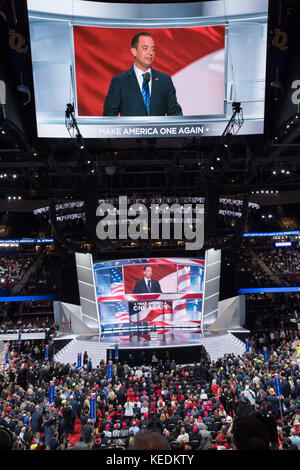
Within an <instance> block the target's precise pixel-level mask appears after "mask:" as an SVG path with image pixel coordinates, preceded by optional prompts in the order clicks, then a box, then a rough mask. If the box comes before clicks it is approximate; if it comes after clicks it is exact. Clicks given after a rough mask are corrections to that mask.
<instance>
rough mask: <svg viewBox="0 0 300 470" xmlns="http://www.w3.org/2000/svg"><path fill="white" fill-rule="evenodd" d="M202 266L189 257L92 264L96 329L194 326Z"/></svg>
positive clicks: (198, 319) (199, 309) (198, 310)
mask: <svg viewBox="0 0 300 470" xmlns="http://www.w3.org/2000/svg"><path fill="white" fill-rule="evenodd" d="M204 265H205V263H204V260H200V259H189V258H187V259H186V258H180V259H176V258H164V259H156V258H155V259H147V258H140V259H127V260H119V261H107V262H96V263H94V273H95V283H96V292H97V298H98V306H99V315H100V323H101V325H102V326H105V325H106V326H107V325H109V326H113V325H116V324H119V325H124V324H131V325H132V324H135V325H137V324H139V325H140V324H141V325H145V326H176V325H186V326H195V327H197V326H199V325H200V324H201V312H202V294H203V280H204Z"/></svg>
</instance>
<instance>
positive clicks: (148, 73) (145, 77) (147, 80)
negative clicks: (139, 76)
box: [144, 72, 151, 83]
mask: <svg viewBox="0 0 300 470" xmlns="http://www.w3.org/2000/svg"><path fill="white" fill-rule="evenodd" d="M150 78H151V74H150V72H146V73H145V74H144V79H145V82H147V83H149V82H150Z"/></svg>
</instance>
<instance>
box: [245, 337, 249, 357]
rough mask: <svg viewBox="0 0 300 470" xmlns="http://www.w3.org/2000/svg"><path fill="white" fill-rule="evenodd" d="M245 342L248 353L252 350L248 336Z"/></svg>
mask: <svg viewBox="0 0 300 470" xmlns="http://www.w3.org/2000/svg"><path fill="white" fill-rule="evenodd" d="M245 344H246V353H247V354H248V353H249V351H250V345H249V339H248V338H246V339H245Z"/></svg>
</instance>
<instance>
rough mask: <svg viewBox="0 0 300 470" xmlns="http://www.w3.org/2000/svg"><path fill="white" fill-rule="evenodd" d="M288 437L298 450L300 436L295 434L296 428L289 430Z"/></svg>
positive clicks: (299, 448)
mask: <svg viewBox="0 0 300 470" xmlns="http://www.w3.org/2000/svg"><path fill="white" fill-rule="evenodd" d="M289 439H290V441H291V442H292V444H294V445H295V446H297V448H298V450H300V436H297V434H296V429H294V428H292V429H291V430H290V435H289Z"/></svg>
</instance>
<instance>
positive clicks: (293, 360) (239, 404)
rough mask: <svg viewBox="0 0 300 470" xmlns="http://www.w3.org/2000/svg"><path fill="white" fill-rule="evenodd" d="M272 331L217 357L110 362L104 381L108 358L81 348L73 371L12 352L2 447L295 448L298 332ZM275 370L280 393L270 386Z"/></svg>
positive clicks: (4, 374)
mask: <svg viewBox="0 0 300 470" xmlns="http://www.w3.org/2000/svg"><path fill="white" fill-rule="evenodd" d="M275 333H276V332H272V334H269V335H266V334H255V335H253V336H252V337H251V349H250V353H249V354H244V355H243V356H242V357H239V356H238V357H235V356H234V355H232V354H225V355H224V357H222V358H220V359H218V360H217V361H216V362H213V361H210V360H209V358H207V357H206V358H203V359H201V360H200V362H195V363H193V364H189V365H180V364H176V363H175V361H174V360H172V358H170V359H167V360H166V359H165V358H164V359H162V358H160V357H157V359H158V361H157V362H156V360H155V361H153V360H152V361H151V362H150V364H144V365H142V366H137V365H136V364H134V363H131V362H130V361H127V362H124V363H122V364H121V363H114V365H113V375H112V379H108V366H107V364H106V363H105V362H104V361H103V360H102V361H100V363H99V364H98V365H96V364H94V365H93V364H92V363H91V360H90V359H89V358H88V355H87V353H86V354H84V357H83V366H82V368H80V369H78V368H77V367H76V364H59V363H55V362H51V361H50V362H46V361H44V360H37V359H35V358H34V357H32V352H31V351H30V350H29V349H28V350H26V349H25V350H24V349H23V350H22V351H23V352H21V353H19V352H18V351H13V350H11V351H10V357H9V366H6V367H3V368H2V370H1V372H0V447H1V448H2V449H3V448H10V449H21V450H26V449H29V450H41V449H46V450H70V449H76V450H101V449H113V448H119V449H130V448H132V449H142V448H153V449H155V448H156V449H180V450H183V451H184V450H191V449H192V450H196V449H199V450H231V449H232V450H234V449H244V448H252V449H266V450H267V449H278V450H285V449H295V450H296V449H297V450H300V434H299V433H300V426H299V421H300V371H299V365H298V363H297V357H296V344H297V343H298V340H299V337H298V332H297V331H292V330H288V331H286V332H285V333H284V334H281V335H279V336H278V335H277V334H275ZM265 345H267V346H268V349H269V362H268V364H265V363H264V359H263V355H262V348H263V347H264V346H265ZM40 348H41V350H42V349H43V346H41V347H40ZM275 373H278V374H280V377H281V383H282V395H283V397H282V400H278V398H277V397H276V394H275V384H274V374H275ZM50 381H54V383H55V396H54V403H53V404H52V405H51V406H50V405H49V400H48V398H49V382H50ZM91 392H93V393H95V397H96V420H95V421H91V419H90V408H89V407H90V394H91ZM78 431H79V434H80V435H79V436H78ZM76 433H77V434H76ZM76 435H77V439H75V437H76Z"/></svg>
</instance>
